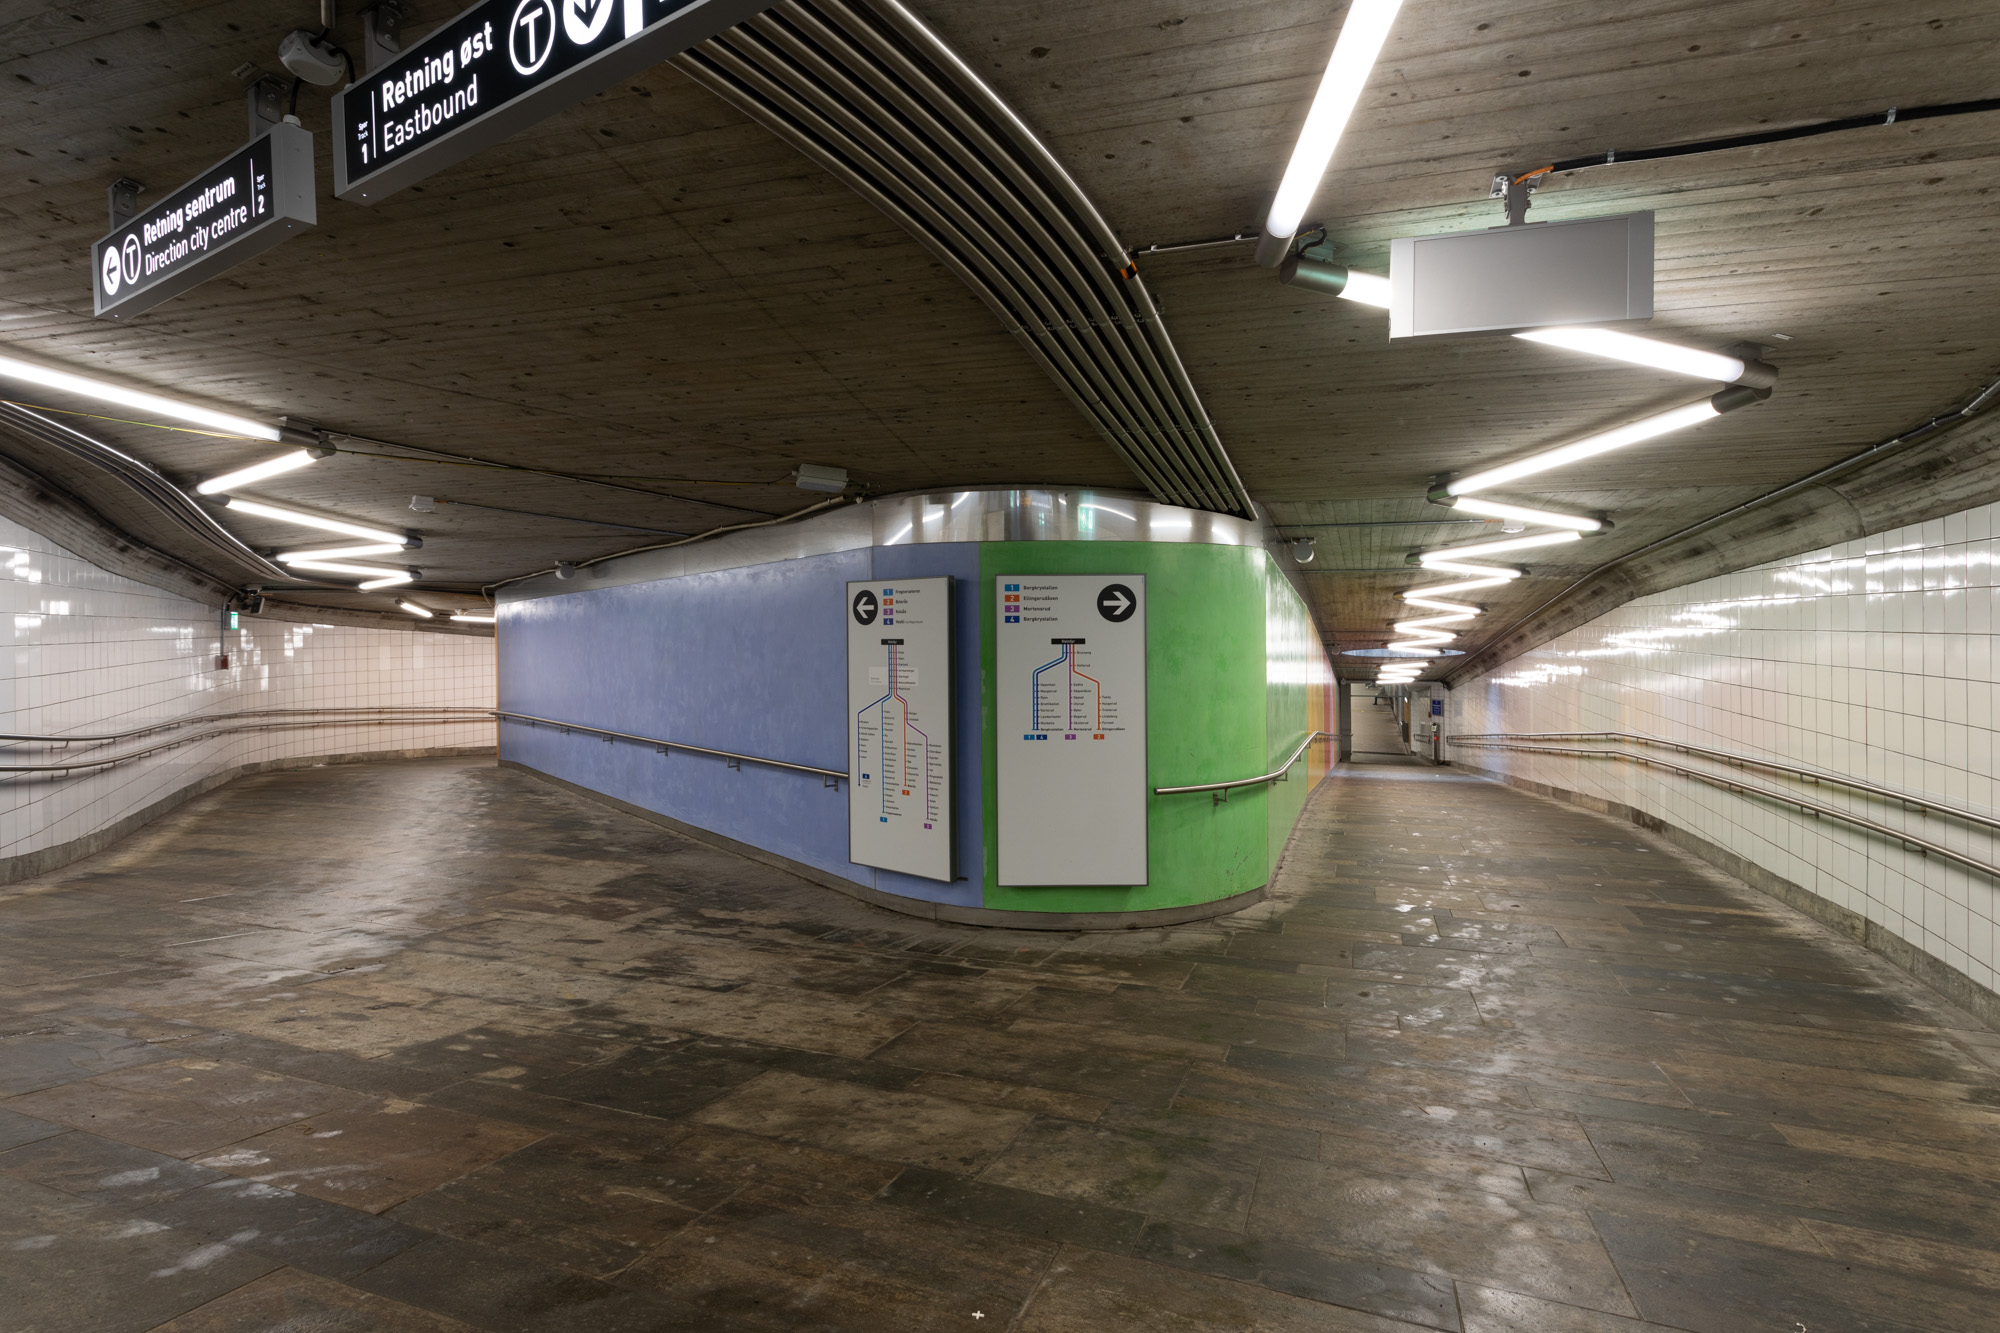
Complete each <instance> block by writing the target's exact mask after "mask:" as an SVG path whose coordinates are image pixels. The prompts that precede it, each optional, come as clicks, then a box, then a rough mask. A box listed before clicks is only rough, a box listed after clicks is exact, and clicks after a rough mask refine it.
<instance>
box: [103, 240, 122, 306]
mask: <svg viewBox="0 0 2000 1333" xmlns="http://www.w3.org/2000/svg"><path fill="white" fill-rule="evenodd" d="M122 276H123V274H121V273H120V272H119V270H118V247H117V246H115V245H114V246H111V247H110V248H109V249H107V250H105V252H104V294H105V295H106V296H116V295H118V279H119V278H120V277H122Z"/></svg>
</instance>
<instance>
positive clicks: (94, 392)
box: [0, 356, 298, 443]
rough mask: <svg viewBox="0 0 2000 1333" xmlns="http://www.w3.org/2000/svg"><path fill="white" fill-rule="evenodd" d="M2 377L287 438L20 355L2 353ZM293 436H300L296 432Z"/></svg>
mask: <svg viewBox="0 0 2000 1333" xmlns="http://www.w3.org/2000/svg"><path fill="white" fill-rule="evenodd" d="M0 379H10V380H20V381H22V382H23V383H26V384H35V385H39V386H41V387H42V388H44V389H55V390H57V391H58V392H61V393H73V394H76V395H78V396H79V397H83V398H95V399H96V400H97V401H99V402H101V403H116V404H117V405H118V406H120V407H129V408H131V409H133V410H134V411H137V412H150V413H152V414H153V415H155V416H162V417H171V418H173V419H174V420H175V421H187V422H192V423H193V424H194V425H197V426H207V427H209V428H210V429H211V430H216V431H220V432H222V433H223V434H225V435H242V436H247V437H248V438H250V439H253V440H270V441H272V442H274V443H275V442H277V441H279V440H282V439H284V438H285V437H284V434H283V432H281V431H280V430H279V428H278V427H276V426H268V425H265V424H264V423H263V422H261V421H252V420H250V419H249V418H248V417H239V416H234V415H231V414H230V413H228V412H217V411H215V410H214V409H213V408H207V407H196V406H195V405H194V404H193V403H183V402H178V401H176V400H174V399H172V398H162V397H161V396H160V395H159V394H156V393H147V392H146V391H144V390H143V389H128V388H126V387H125V386H124V385H122V384H112V383H110V382H109V381H106V380H100V379H92V378H90V377H89V376H87V375H74V374H71V373H70V372H69V371H67V370H57V369H55V368H54V367H52V366H43V365H37V364H36V363H34V362H33V361H22V360H20V359H19V358H17V357H11V356H0ZM293 438H294V439H296V438H298V437H297V435H296V434H294V436H293Z"/></svg>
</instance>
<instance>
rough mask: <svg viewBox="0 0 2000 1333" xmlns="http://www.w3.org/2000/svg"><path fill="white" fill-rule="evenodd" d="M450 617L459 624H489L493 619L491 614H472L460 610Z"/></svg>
mask: <svg viewBox="0 0 2000 1333" xmlns="http://www.w3.org/2000/svg"><path fill="white" fill-rule="evenodd" d="M452 619H453V620H455V621H457V622H458V623H459V624H461V625H490V624H492V623H493V620H494V618H493V617H492V616H480V615H474V614H473V613H471V612H470V611H461V612H459V613H458V614H457V615H455V616H453V617H452Z"/></svg>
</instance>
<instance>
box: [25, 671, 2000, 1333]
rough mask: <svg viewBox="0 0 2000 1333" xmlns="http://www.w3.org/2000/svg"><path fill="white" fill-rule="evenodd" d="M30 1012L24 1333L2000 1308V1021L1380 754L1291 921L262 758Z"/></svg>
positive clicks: (184, 832) (1773, 1325)
mask: <svg viewBox="0 0 2000 1333" xmlns="http://www.w3.org/2000/svg"><path fill="white" fill-rule="evenodd" d="M1369 711H1370V706H1369V705H1368V704H1367V703H1366V701H1365V700H1361V699H1357V700H1356V707H1355V713H1356V715H1357V717H1360V716H1363V715H1366V714H1368V713H1369ZM1383 711H1386V710H1383ZM1361 757H1362V758H1363V759H1364V760H1365V759H1367V758H1368V756H1361ZM0 996H4V1001H0V1004H4V1008H3V1009H0V1019H4V1024H5V1027H4V1031H5V1034H6V1035H5V1037H4V1040H0V1093H4V1095H5V1100H4V1101H0V1148H4V1150H5V1151H4V1152H0V1219H4V1225H5V1227H6V1228H7V1234H6V1235H5V1236H4V1238H0V1293H3V1294H0V1326H4V1327H5V1328H6V1329H8V1330H9V1331H10V1333H32V1331H37V1330H81V1329H88V1330H92V1331H93V1333H117V1331H119V1330H145V1329H153V1328H159V1329H167V1330H173V1331H174V1333H197V1331H199V1333H223V1331H224V1330H247V1329H276V1328H283V1329H288V1330H290V1329H298V1330H304V1329H310V1330H313V1331H314V1333H333V1331H336V1330H342V1331H344V1330H356V1331H357V1333H358V1331H360V1330H371V1331H374V1330H381V1331H385V1333H404V1331H409V1333H418V1331H421V1333H445V1331H446V1330H461V1329H484V1330H496V1331H505V1333H514V1331H516V1330H519V1331H521V1333H527V1331H528V1330H590V1331H591V1333H621V1331H622V1330H641V1329H644V1330H653V1329H670V1328H671V1329H724V1330H733V1329H745V1330H757V1329H829V1330H832V1329H839V1330H848V1329H853V1330H868V1331H869V1333H884V1331H886V1330H915V1329H926V1330H928V1329H989V1330H997V1329H1017V1330H1023V1331H1028V1330H1032V1331H1034V1333H1058V1331H1062V1333H1069V1331H1072V1330H1075V1331H1083V1330H1091V1331H1093V1333H1094V1331H1097V1330H1117V1329H1140V1328H1144V1329H1163V1330H1174V1331H1175V1333H1195V1331H1197V1330H1200V1331H1202V1333H1207V1331H1208V1330H1214V1331H1215V1333H1224V1331H1227V1333H1236V1331H1238V1330H1245V1329H1256V1330H1271V1331H1274V1333H1275V1331H1280V1330H1282V1331H1285V1333H1289V1331H1291V1330H1299V1331H1300V1333H1305V1331H1307V1330H1310V1331H1311V1333H1346V1331H1348V1330H1354V1331H1356V1333H1361V1331H1366V1333H1393V1331H1394V1330H1404V1329H1415V1328H1428V1329H1443V1330H1464V1331H1465V1333H1501V1331H1503V1330H1505V1331H1508V1333H1612V1331H1613V1330H1621V1331H1624V1333H1642V1331H1643V1330H1646V1329H1651V1328H1656V1327H1658V1328H1670V1329H1684V1330H1698V1331H1701V1333H1709V1331H1711V1330H1713V1331H1715V1333H1725V1331H1726V1333H1734V1331H1735V1330H1743V1331H1744V1333H1749V1331H1751V1330H1757V1331H1759V1333H1766V1331H1769V1330H1790V1331H1791V1333H1799V1331H1800V1330H1806V1331H1807V1333H1851V1331H1854V1330H1868V1331H1871V1333H1874V1331H1880V1333H1894V1331H1895V1330H1916V1329H1964V1330H1974V1329H1980V1328H1991V1327H1993V1323H1994V1315H1995V1311H1996V1310H2000V1260H1996V1252H2000V1202H1996V1185H2000V1166H1996V1163H2000V1151H1996V1149H2000V1037H1996V1036H1995V1035H1994V1034H1993V1033H1991V1032H1990V1031H1987V1030H1986V1029H1984V1028H1982V1027H1981V1026H1980V1025H1979V1024H1978V1023H1976V1022H1975V1021H1973V1020H1972V1019H1971V1018H1969V1017H1967V1016H1965V1015H1963V1014H1961V1013H1959V1012H1956V1011H1954V1010H1953V1009H1951V1008H1950V1007H1948V1006H1947V1005H1945V1004H1944V1003H1942V1002H1941V1001H1940V1000H1939V999H1937V998H1936V997H1935V996H1933V995H1932V994H1931V993H1929V992H1927V991H1925V990H1923V989H1922V988H1920V987H1918V986H1917V985H1916V984H1914V983H1913V982H1911V981H1910V980H1908V979H1907V978H1906V977H1905V976H1904V975H1903V974H1901V973H1899V972H1897V971H1896V970H1895V969H1893V968H1892V967H1890V966H1889V965H1888V964H1887V963H1885V962H1883V961H1882V960H1880V959H1879V958H1878V957H1876V956H1875V955H1872V954H1869V953H1866V952H1864V951H1862V950H1861V949H1859V948H1858V947H1856V946H1854V945H1851V944H1849V943H1848V942H1846V941H1845V940H1843V939H1842V938H1840V937H1838V936H1836V935H1835V934H1833V933H1832V932H1830V931H1829V930H1827V929H1826V928H1824V927H1822V926H1821V925H1819V924H1817V923H1814V922H1812V921H1810V920H1808V919H1806V918H1805V917H1803V916H1800V915H1798V914H1796V913H1794V912H1792V911H1791V910H1790V909H1788V908H1786V907H1784V906H1782V905H1780V904H1778V903H1776V902H1775V901H1774V900H1772V899H1769V898H1766V897H1763V896H1761V895H1759V894H1757V893H1755V892H1752V891H1750V890H1748V889H1746V888H1744V887H1742V886H1741V885H1739V884H1737V883H1735V882H1734V881H1731V880H1729V879H1727V878H1725V877H1723V876H1722V875H1720V874H1719V873H1717V872H1716V871H1714V870H1711V869H1709V868H1707V867H1705V866H1703V865H1700V864H1699V863H1696V862H1694V861H1692V860H1690V859H1688V858H1686V857H1684V856H1683V855H1681V854H1679V853H1678V852H1676V851H1673V850H1670V849H1668V848H1666V847H1665V846H1663V845H1660V844H1656V843H1653V842H1651V841H1648V840H1647V839H1646V838H1644V837H1643V836H1641V835H1639V834H1636V833H1635V832H1634V831H1633V830H1632V829H1631V828H1630V827H1629V826H1628V825H1624V824H1621V823H1617V822H1614V821H1612V820H1609V819H1606V818H1602V817H1599V816H1596V815H1593V814H1590V813H1586V812H1582V811H1579V810H1576V809H1573V808H1569V807H1565V806H1560V805H1557V804H1554V803H1552V802H1548V801H1544V800H1542V799H1540V798H1537V797H1533V796H1529V795H1526V794H1523V793H1521V792H1519V791H1516V790H1514V789H1512V788H1509V787H1506V786H1503V785H1500V784H1498V783H1495V782H1491V781H1488V780H1484V779H1480V778H1474V777H1469V776H1466V775H1464V774H1463V773H1461V772H1455V771H1453V770H1451V769H1432V768H1429V767H1425V766H1419V765H1414V764H1411V763H1409V762H1408V761H1407V760H1406V761H1404V762H1402V763H1396V762H1393V761H1391V762H1383V763H1368V762H1361V763H1356V764H1352V765H1342V766H1340V767H1339V768H1337V769H1336V770H1335V772H1334V775H1333V777H1332V778H1331V779H1330V780H1329V781H1328V782H1327V783H1326V784H1325V785H1324V786H1322V788H1321V789H1320V790H1319V792H1318V794H1317V795H1316V796H1315V797H1314V799H1313V801H1312V803H1311V805H1310V806H1309V807H1308V810H1307V813H1306V815H1305V818H1304V819H1303V821H1302V823H1301V824H1300V826H1299V828H1298V831H1297V833H1296V835H1295V838H1294V841H1293V844H1292V847H1291V849H1290V853H1289V856H1288V858H1287V860H1286V862H1285V864H1284V867H1283V870H1282V873H1281V875H1280V876H1279V878H1278V880H1277V882H1276V884H1275V886H1274V889H1273V893H1272V895H1271V897H1270V899H1269V900H1268V901H1267V902H1265V903H1263V904H1260V905H1259V906H1257V907H1255V908H1252V909H1250V910H1247V911H1242V912H1238V913H1236V914H1234V915H1231V916H1226V917H1222V918H1218V919H1215V920H1212V921H1208V922H1203V923H1200V924H1195V925H1187V926H1180V927H1175V928H1169V929H1149V930H1143V931H1130V932H1122V933H1121V932H1106V933H1072V934H1046V933H1035V932H1026V931H1007V930H994V929H976V928H972V927H964V926H952V925H942V924H933V923H929V922H926V921H922V920H919V919H915V918H911V917H906V916H901V915H897V914H893V913H890V912H888V911H884V910H881V909H877V908H874V907H870V906H866V905H863V904H860V903H857V902H854V901H852V900H849V899H846V898H843V897H841V896H838V895H836V894H833V893H831V892H828V891H827V890H825V889H822V888H820V887H817V886H815V885H812V884H808V883H806V882H804V881H802V880H799V879H796V878H793V877H792V876H790V875H788V874H786V873H784V872H782V871H779V870H776V869H772V868H769V867H767V866H765V865H763V864H759V863H755V862H751V861H749V860H745V859H742V858H740V857H738V856H736V855H734V854H731V853H728V852H723V851H718V850H714V849H712V848H710V847H707V846H704V845H700V844H697V843H694V842H691V841H687V840H685V839H683V838H681V837H679V836H677V835H674V834H672V833H669V832H666V831H663V830H662V829H660V828H657V827H655V826H653V825H651V824H648V823H645V822H642V821H640V820H639V819H637V818H635V817H631V816H628V815H626V814H623V813H619V812H615V811H612V810H610V809H608V808H606V807H601V806H598V805H595V804H592V803H588V802H586V801H584V800H582V799H579V798H577V797H575V796H572V795H570V794H568V793H566V792H564V791H562V790H559V789H557V788H555V787H553V786H551V785H548V784H545V783H543V782H541V781H539V780H537V779H536V778H534V777H532V776H529V775H527V774H524V773H522V772H519V771H516V770H511V769H502V768H496V767H494V766H493V765H492V764H491V763H490V762H486V761H476V760H430V761H421V762H406V763H398V764H375V765H365V766H345V767H328V768H321V769H312V770H303V771H295V772H288V773H282V774H268V775H263V776H253V777H249V778H245V779H243V780H240V781H238V782H236V783H234V784H232V785H230V786H228V787H227V788H224V789H222V790H220V791H217V792H213V793H211V794H209V795H207V796H205V797H202V798H200V799H199V800H198V801H196V802H194V803H193V804H191V805H190V806H188V807H186V808H184V809H183V810H181V811H180V812H178V813H176V814H174V815H172V816H170V817H168V818H166V819H163V820H161V821H159V822H157V823H155V824H153V825H152V826H150V827H148V828H147V829H145V830H143V831H142V832H140V833H138V834H136V835H134V836H133V837H131V838H129V839H127V840H126V841H124V842H122V843H120V844H118V845H116V846H115V847H113V848H112V849H111V850H109V851H107V852H104V853H101V854H99V855H97V856H95V857H93V858H90V859H87V860H83V861H80V862H77V863H75V864H73V865H71V866H69V867H68V868H66V869H64V870H62V871H60V872H57V873H54V874H51V875H48V876H45V877H43V878H41V879H36V880H30V881H27V882H24V883H19V884H15V885H11V886H7V887H6V888H5V889H0Z"/></svg>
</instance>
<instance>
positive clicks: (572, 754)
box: [499, 543, 985, 906]
mask: <svg viewBox="0 0 2000 1333" xmlns="http://www.w3.org/2000/svg"><path fill="white" fill-rule="evenodd" d="M940 575H951V576H954V577H956V578H957V579H959V580H960V583H959V586H958V595H959V598H960V614H959V617H958V624H957V634H958V653H959V663H960V670H959V673H958V674H959V689H958V693H959V699H958V714H957V719H956V721H957V737H958V747H957V748H958V773H957V784H958V785H957V803H956V806H957V816H958V864H959V868H958V871H957V874H958V875H960V876H964V877H967V878H965V879H963V880H959V881H955V882H953V883H951V884H945V883H942V882H940V881H938V880H931V879H922V878H919V877H917V876H913V875H904V874H899V873H897V872H894V871H888V870H876V869H873V868H871V867H868V866H858V865H855V864H854V863H853V862H851V861H849V860H848V859H847V787H846V784H845V783H842V784H841V785H840V787H839V788H837V789H836V788H830V787H823V786H822V785H821V779H819V778H817V777H814V776H812V775H810V774H805V773H790V772H786V771H785V770H783V769H774V768H765V767H761V766H759V765H756V764H745V765H744V766H743V767H742V768H741V769H732V768H729V767H728V766H727V765H726V764H725V763H724V762H723V761H722V760H720V759H711V758H708V757H706V756H702V755H691V754H688V753H686V752H684V751H675V752H674V753H673V754H671V755H669V756H666V757H662V756H661V755H659V754H657V753H655V752H654V751H652V750H649V749H646V748H644V747H642V746H637V745H632V744H629V743H624V742H620V743H616V744H606V743H605V742H604V741H602V740H599V739H597V738H594V737H588V736H581V735H576V734H574V733H572V734H570V735H567V736H565V735H563V734H562V733H561V732H557V731H551V730H549V729H547V728H539V727H537V728H530V727H525V726H521V725H519V724H516V723H503V724H502V725H501V727H500V756H501V758H503V759H508V760H512V761H514V762H516V763H520V764H524V765H526V766H527V767H529V768H533V769H538V770H540V771H541V772H544V773H549V774H551V775H553V776H555V777H559V778H562V779H564V780H565V781H568V782H573V783H576V784H577V785H578V786H581V787H588V788H589V789H591V790H592V791H598V792H603V793H604V794H606V795H608V796H613V797H616V798H618V799H619V800H622V801H627V802H630V803H631V804H633V805H637V806H640V807H642V808H644V809H647V810H653V811H657V812H658V813H660V814H664V815H668V816H670V817H672V818H674V819H678V820H681V821H683V822H685V823H688V824H693V825H695V826H697V827H700V828H704V829H709V830H711V831H713V832H716V833H720V834H722V835H723V836H725V837H730V838H735V839H737V840H738V841H741V842H746V843H750V844H752V845H754V846H757V847H762V848H764V849H765V850H767V851H772V852H776V853H778V854H779V855H781V856H786V857H790V858H791V859H792V860H795V861H800V862H803V863H805V864H806V865H810V866H812V867H814V868H816V869H819V870H822V871H826V872H827V873H829V874H834V875H839V876H841V877H842V878H844V879H849V880H853V881H854V882H856V883H859V884H864V885H867V886H868V887H870V888H875V889H879V890H881V891H882V892H884V893H894V894H900V895H901V896H903V897H907V898H918V899H922V900H925V901H930V902H948V903H956V904H962V905H968V906H977V905H978V903H979V900H980V891H979V882H978V880H979V870H978V867H980V866H982V865H983V864H984V863H985V851H984V847H983V844H982V838H981V829H980V810H981V800H980V795H981V793H980V785H979V784H980V774H981V771H982V763H981V744H980V728H979V719H980V702H979V671H978V663H979V623H980V622H979V617H978V609H977V608H978V603H977V597H978V586H977V584H978V576H979V548H978V546H977V545H975V544H970V543H965V544H939V545H923V546H903V547H884V548H878V549H873V550H859V551H845V552H841V553H839V554H837V555H826V556H812V557H806V558H801V559H797V560H784V561H779V562H777V563H774V564H768V565H753V566H750V567H748V568H744V569H731V570H721V571H717V572H714V573H708V574H691V575H687V576H685V577H682V578H674V579H664V580H661V581H659V582H656V583H640V584H630V585H627V586H625V587H618V588H601V589H587V590H584V591H579V592H575V593H567V594H564V595H562V596H558V597H543V598H539V599H536V600H534V601H527V602H513V603H508V604H506V605H504V606H502V607H501V609H500V626H499V639H500V654H499V656H500V707H501V708H502V709H505V710H509V711H513V712H520V713H532V714H535V715H537V716H540V717H552V718H561V719H564V720H566V721H575V722H580V723H583V724H585V725H586V726H597V727H606V728H609V729H612V730H616V731H627V732H632V733H634V734H637V735H641V736H662V737H666V738H668V739H671V740H678V741H684V742H687V743H689V744H694V745H709V746H714V747H715V748H717V749H723V750H735V751H738V752H741V753H745V754H757V755H764V756H767V757H769V758H772V759H785V760H790V761H791V762H794V763H802V764H813V765H816V766H818V767H821V768H837V769H845V768H846V767H847V733H846V730H845V719H846V715H847V709H846V679H847V621H846V615H845V608H846V604H847V598H846V588H845V585H846V584H847V583H848V582H849V581H850V580H857V579H877V578H890V579H897V578H904V579H907V578H933V577H937V576H940ZM967 599H972V600H971V603H970V605H968V604H967Z"/></svg>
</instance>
